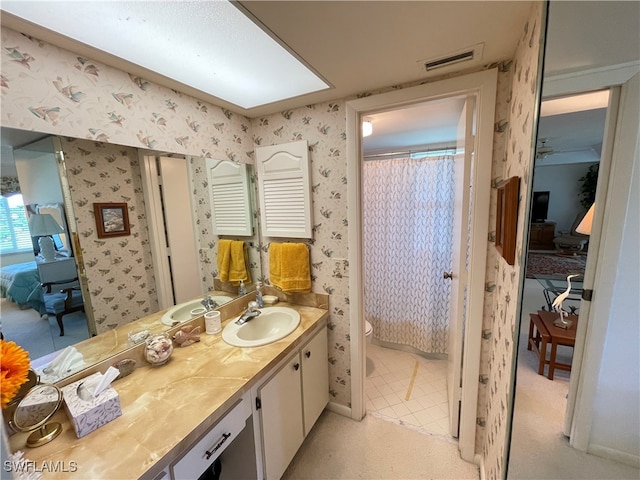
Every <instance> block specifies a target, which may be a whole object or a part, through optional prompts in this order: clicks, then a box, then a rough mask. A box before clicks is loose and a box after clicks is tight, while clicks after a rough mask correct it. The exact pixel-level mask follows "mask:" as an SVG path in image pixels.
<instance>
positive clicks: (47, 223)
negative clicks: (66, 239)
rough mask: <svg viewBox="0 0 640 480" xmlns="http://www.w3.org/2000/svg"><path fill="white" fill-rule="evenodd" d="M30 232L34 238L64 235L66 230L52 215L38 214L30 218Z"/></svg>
mask: <svg viewBox="0 0 640 480" xmlns="http://www.w3.org/2000/svg"><path fill="white" fill-rule="evenodd" d="M29 232H31V236H32V237H42V236H46V235H55V234H56V233H64V228H62V227H61V226H60V225H59V224H58V222H56V221H55V219H54V218H53V217H52V216H51V215H50V214H48V213H37V214H34V215H31V217H29Z"/></svg>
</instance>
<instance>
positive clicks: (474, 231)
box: [347, 70, 497, 461]
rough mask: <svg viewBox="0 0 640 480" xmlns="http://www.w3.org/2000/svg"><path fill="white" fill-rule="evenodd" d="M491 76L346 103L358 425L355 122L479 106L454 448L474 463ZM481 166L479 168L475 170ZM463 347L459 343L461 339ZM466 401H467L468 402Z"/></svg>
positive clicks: (361, 352) (360, 330)
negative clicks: (411, 108) (466, 100)
mask: <svg viewBox="0 0 640 480" xmlns="http://www.w3.org/2000/svg"><path fill="white" fill-rule="evenodd" d="M496 75H497V72H496V71H495V70H489V71H485V72H480V73H476V74H471V75H465V76H460V77H456V78H453V79H449V80H446V81H439V82H433V83H430V84H425V85H421V86H419V87H413V88H408V89H403V90H399V91H394V92H390V93H387V94H382V95H377V96H372V97H367V98H364V99H359V100H354V101H351V102H348V103H347V138H348V139H349V141H348V147H347V148H348V151H347V159H348V164H349V172H348V176H349V183H348V186H349V189H348V201H349V204H350V205H358V208H352V209H349V264H350V267H351V268H350V269H351V275H350V284H349V290H350V291H351V292H353V293H352V298H351V299H350V314H351V318H352V322H351V348H352V351H351V362H352V368H351V372H352V386H353V387H352V405H351V413H352V417H353V418H354V419H357V420H360V419H361V418H362V417H363V415H364V413H365V408H366V406H365V402H364V400H365V392H364V385H365V381H364V379H365V366H366V354H365V350H366V349H365V347H364V325H365V323H364V315H363V312H364V291H363V259H362V248H361V247H362V245H363V230H362V208H361V205H362V185H361V182H360V178H361V165H360V158H361V156H362V149H361V145H360V122H361V121H362V119H363V117H365V116H366V115H367V114H369V113H371V112H375V111H381V110H385V109H386V110H393V109H397V108H400V107H405V106H408V105H413V104H417V103H420V102H426V101H429V100H435V99H442V98H446V97H451V96H455V95H465V96H475V97H476V98H477V99H478V105H480V107H479V109H478V112H477V115H476V119H475V120H476V126H477V130H476V131H477V135H476V142H475V145H476V150H475V156H476V157H475V160H474V162H473V168H472V169H471V179H470V180H471V183H472V184H473V185H474V186H477V188H475V189H474V192H473V199H472V205H473V212H472V214H471V218H470V224H469V229H470V236H469V238H470V239H471V246H470V249H469V269H468V275H467V279H466V280H467V282H468V289H467V298H466V301H467V309H466V318H465V329H464V348H462V347H461V355H460V357H459V359H460V362H461V363H464V365H465V369H464V370H463V371H462V377H461V387H460V390H459V391H460V395H461V413H460V435H459V448H460V450H461V454H462V458H463V459H465V460H467V461H473V458H474V453H475V452H474V448H475V422H476V410H477V389H478V385H477V383H478V382H477V379H478V369H479V357H480V339H481V328H482V311H483V309H482V302H483V297H484V287H483V285H484V274H485V266H486V238H487V232H488V218H489V215H488V205H489V193H490V192H489V190H490V183H491V182H490V175H491V169H490V168H486V163H485V162H490V161H491V157H492V140H493V119H494V108H495V88H496V78H497V77H496ZM480 164H482V165H483V166H484V168H478V166H479V165H480ZM460 344H462V337H460ZM467 399H468V400H467Z"/></svg>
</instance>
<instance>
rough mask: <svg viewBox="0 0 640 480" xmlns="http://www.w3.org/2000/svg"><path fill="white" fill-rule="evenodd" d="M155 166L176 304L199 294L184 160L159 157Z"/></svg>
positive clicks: (195, 252)
mask: <svg viewBox="0 0 640 480" xmlns="http://www.w3.org/2000/svg"><path fill="white" fill-rule="evenodd" d="M158 164H159V167H160V177H161V178H162V193H163V204H164V214H165V228H166V232H167V243H168V252H169V262H170V263H171V277H172V280H173V295H174V299H175V302H176V304H178V303H182V302H186V301H188V300H191V299H193V298H195V297H197V296H198V295H200V294H201V293H202V284H201V282H200V267H199V265H198V246H197V241H196V236H195V231H194V227H193V225H194V222H193V216H192V214H191V211H192V209H191V195H190V191H189V173H188V169H187V161H186V160H185V159H180V158H169V157H160V158H159V159H158Z"/></svg>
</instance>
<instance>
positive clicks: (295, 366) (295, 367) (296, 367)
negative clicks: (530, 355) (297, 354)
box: [293, 362, 300, 371]
mask: <svg viewBox="0 0 640 480" xmlns="http://www.w3.org/2000/svg"><path fill="white" fill-rule="evenodd" d="M299 368H300V364H299V363H297V362H296V363H294V364H293V369H294V370H295V371H298V369H299Z"/></svg>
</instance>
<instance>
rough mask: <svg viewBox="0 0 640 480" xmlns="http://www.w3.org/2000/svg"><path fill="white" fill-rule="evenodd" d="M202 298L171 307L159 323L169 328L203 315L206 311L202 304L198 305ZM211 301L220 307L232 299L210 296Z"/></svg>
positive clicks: (223, 296)
mask: <svg viewBox="0 0 640 480" xmlns="http://www.w3.org/2000/svg"><path fill="white" fill-rule="evenodd" d="M203 298H204V297H202V298H196V299H195V300H191V301H190V302H185V303H181V304H179V305H176V306H175V307H172V308H171V309H169V310H168V311H167V313H165V314H164V315H163V316H162V318H161V319H160V321H161V322H162V323H163V324H165V325H169V326H171V325H174V324H175V323H182V322H186V321H187V320H191V319H192V318H195V317H199V316H200V315H204V313H205V312H206V309H205V308H204V307H203V306H202V303H200V302H201V301H202V300H203ZM211 299H212V300H213V301H214V302H216V303H217V304H218V305H222V304H224V303H227V302H230V301H231V300H233V297H227V296H226V295H211Z"/></svg>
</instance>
